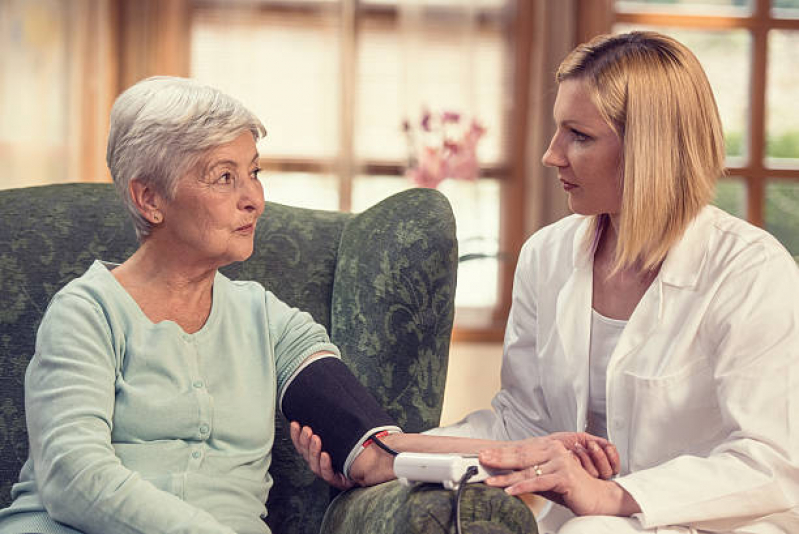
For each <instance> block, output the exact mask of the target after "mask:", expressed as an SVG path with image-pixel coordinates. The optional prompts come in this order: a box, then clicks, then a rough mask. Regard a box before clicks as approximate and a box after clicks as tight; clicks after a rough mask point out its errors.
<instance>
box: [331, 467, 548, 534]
mask: <svg viewBox="0 0 799 534" xmlns="http://www.w3.org/2000/svg"><path fill="white" fill-rule="evenodd" d="M454 499H455V492H454V491H450V490H445V489H444V488H442V487H441V486H440V485H438V484H414V485H412V486H410V487H407V486H403V485H402V484H400V483H399V482H397V481H396V480H394V481H392V482H386V483H385V484H380V485H378V486H373V487H370V488H358V489H353V490H350V491H347V492H345V493H342V494H340V495H339V496H338V497H336V499H335V500H334V501H333V502H332V503H331V505H330V507H329V508H328V509H327V513H326V514H325V518H324V521H323V522H322V528H321V530H320V534H450V533H451V532H455V526H454V520H455V504H454ZM461 528H462V531H463V532H464V533H468V534H511V533H512V534H537V533H538V527H537V525H536V522H535V518H534V517H533V514H532V512H531V511H530V509H529V508H528V507H527V505H526V504H524V503H523V502H522V501H521V500H520V499H518V498H516V497H511V496H510V495H508V494H507V493H505V492H504V491H502V490H501V489H499V488H492V487H489V486H486V485H485V484H481V483H477V484H469V485H467V487H466V488H464V491H463V493H462V495H461Z"/></svg>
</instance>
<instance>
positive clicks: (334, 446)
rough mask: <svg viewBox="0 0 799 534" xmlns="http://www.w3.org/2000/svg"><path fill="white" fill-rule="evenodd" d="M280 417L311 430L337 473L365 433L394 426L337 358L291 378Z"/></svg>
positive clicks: (312, 365)
mask: <svg viewBox="0 0 799 534" xmlns="http://www.w3.org/2000/svg"><path fill="white" fill-rule="evenodd" d="M283 414H284V415H285V416H286V418H287V419H288V420H289V421H297V422H298V423H300V424H301V425H302V426H309V427H311V429H313V431H314V434H316V435H318V436H319V437H320V438H321V439H322V450H324V451H326V452H327V453H328V454H330V458H331V459H332V460H333V468H334V469H335V470H336V471H337V472H339V473H341V472H343V469H344V462H345V461H346V460H347V456H348V455H349V454H350V451H351V450H352V449H353V447H355V445H357V444H358V442H359V441H360V440H361V437H362V436H363V435H364V434H365V433H366V432H368V431H369V430H371V429H373V428H376V427H383V426H396V423H395V422H394V420H393V419H392V418H391V417H390V416H389V415H388V414H387V413H386V412H385V411H384V410H383V408H382V407H381V406H380V404H378V402H377V401H376V400H375V398H374V397H372V395H371V394H370V393H369V392H368V391H367V390H366V388H365V387H363V385H362V384H361V383H360V382H358V379H357V378H355V376H354V375H353V374H352V373H351V372H350V370H349V368H347V366H346V365H344V363H343V362H342V361H341V360H339V359H338V358H320V359H318V360H316V361H314V362H312V363H311V364H309V365H308V366H307V367H305V368H304V369H303V370H301V371H300V372H299V374H297V376H295V377H294V379H293V380H292V381H291V383H290V384H289V385H288V388H287V389H286V391H285V393H284V395H283Z"/></svg>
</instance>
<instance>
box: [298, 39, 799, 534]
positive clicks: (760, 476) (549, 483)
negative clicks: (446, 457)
mask: <svg viewBox="0 0 799 534" xmlns="http://www.w3.org/2000/svg"><path fill="white" fill-rule="evenodd" d="M557 82H558V84H559V87H558V94H557V99H556V101H555V108H554V117H555V122H556V127H557V128H556V131H555V135H554V137H553V139H552V142H551V144H550V146H549V149H548V150H547V151H546V153H545V154H544V157H543V162H544V164H545V165H547V166H550V167H554V168H556V169H557V170H558V177H559V179H560V182H561V183H562V184H563V188H564V190H565V192H566V194H567V195H568V201H569V205H570V207H571V209H572V211H574V212H575V215H572V216H569V217H567V218H565V219H563V220H561V221H559V222H557V223H555V224H553V225H551V226H549V227H547V228H544V229H542V230H541V231H539V232H538V233H536V234H535V235H534V236H532V237H531V238H530V239H529V241H528V242H527V243H526V244H525V245H524V248H523V249H522V251H521V254H520V257H519V263H518V266H517V271H516V278H515V284H514V296H513V306H512V309H511V313H510V317H509V319H508V325H507V330H506V333H505V350H504V358H503V369H502V389H501V391H500V392H499V393H498V394H497V396H496V397H495V399H494V401H493V408H494V409H493V410H490V411H489V410H486V411H481V412H476V413H474V414H471V415H470V416H468V417H467V418H466V419H465V420H464V421H462V422H460V423H458V424H456V425H454V426H453V427H450V428H445V429H439V430H437V431H436V433H440V434H449V435H461V436H472V437H480V438H493V439H498V440H509V439H510V440H520V439H522V438H528V437H529V436H545V435H547V434H548V433H551V432H556V431H570V430H571V431H576V430H584V429H585V430H587V431H588V432H589V433H592V434H594V435H597V436H602V437H605V438H607V439H609V440H612V441H613V442H614V443H615V444H616V445H617V446H618V449H619V454H620V456H621V473H620V476H618V477H616V478H614V479H612V480H603V479H600V478H593V477H591V476H589V475H588V473H587V472H586V471H585V470H584V469H582V468H581V466H580V465H579V463H578V462H576V461H575V460H574V457H573V455H571V454H569V453H568V452H567V451H565V450H564V449H558V448H549V449H542V448H536V447H534V446H533V445H534V444H535V441H530V440H527V441H524V442H520V443H519V444H518V445H515V446H511V447H506V448H495V449H491V450H486V451H483V452H482V453H481V455H480V460H481V462H483V463H484V464H485V465H488V466H490V467H494V468H506V469H512V470H514V472H513V473H511V474H508V475H504V476H498V477H495V478H493V479H489V480H488V481H487V483H488V484H491V485H495V486H500V487H506V488H507V492H508V493H510V494H512V495H516V494H520V493H525V492H542V493H543V492H546V493H547V494H548V495H550V496H554V498H555V499H556V500H557V501H558V502H560V503H561V504H564V505H565V506H566V507H568V509H569V511H570V513H569V515H571V514H576V515H580V516H587V517H580V518H576V519H571V520H569V521H568V522H566V523H565V524H563V525H562V526H561V524H560V523H562V521H560V520H557V518H556V515H557V514H556V513H553V514H552V515H551V516H549V517H545V518H544V520H543V522H542V525H540V529H541V532H546V533H551V532H556V531H557V532H559V533H560V534H605V533H607V534H611V533H612V534H626V533H634V532H637V533H640V532H651V533H655V532H658V533H669V534H672V533H673V534H678V533H679V534H689V533H694V534H695V533H699V532H724V533H748V534H760V533H762V534H766V533H768V534H771V533H777V532H782V533H789V532H790V533H794V532H799V409H797V408H798V407H799V270H797V267H796V264H795V263H794V260H793V259H792V258H791V256H790V255H789V254H788V252H787V251H786V250H785V249H784V248H783V247H782V246H781V245H780V244H779V243H778V242H777V240H776V239H774V238H773V237H772V236H771V235H769V234H768V233H766V232H765V231H763V230H761V229H759V228H755V227H753V226H751V225H749V224H747V223H745V222H743V221H741V220H738V219H736V218H734V217H732V216H730V215H728V214H726V213H725V212H723V211H721V210H719V209H717V208H715V207H712V206H710V205H709V203H710V202H711V200H712V199H713V191H714V186H715V183H716V180H717V178H718V177H719V176H720V175H721V174H722V173H723V161H724V154H723V140H722V134H721V124H720V121H719V116H718V112H717V109H716V105H715V101H714V98H713V94H712V92H711V89H710V85H709V83H708V81H707V78H706V76H705V74H704V72H703V70H702V68H701V66H700V65H699V62H698V61H697V60H696V58H695V57H694V55H693V54H692V53H691V52H690V51H689V50H688V49H687V48H686V47H685V46H683V45H681V44H680V43H678V42H676V41H675V40H673V39H671V38H669V37H666V36H664V35H660V34H656V33H649V32H641V33H639V32H633V33H629V34H623V35H614V36H600V37H597V38H596V39H594V40H592V41H591V42H589V43H587V44H584V45H581V46H579V47H578V48H577V49H576V50H574V51H573V52H572V53H571V54H570V55H569V56H568V57H567V58H566V59H565V60H564V61H563V63H562V64H561V66H560V68H559V70H558V73H557ZM303 444H304V443H300V445H303Z"/></svg>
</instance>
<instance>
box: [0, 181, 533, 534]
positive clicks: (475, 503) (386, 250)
mask: <svg viewBox="0 0 799 534" xmlns="http://www.w3.org/2000/svg"><path fill="white" fill-rule="evenodd" d="M135 248H136V239H135V235H134V232H133V227H132V224H131V223H130V222H129V220H128V217H127V215H126V213H125V211H124V209H123V208H122V207H121V205H120V203H119V202H118V200H117V198H116V193H115V191H114V189H113V186H111V185H109V184H67V185H55V186H44V187H34V188H25V189H15V190H7V191H0V508H4V507H5V506H7V505H8V504H9V502H10V495H9V490H10V487H11V485H12V484H13V483H14V482H15V481H16V480H17V477H18V475H19V470H20V467H21V466H22V463H23V462H24V461H25V459H26V457H27V451H28V442H27V434H26V430H25V415H24V402H23V378H24V373H25V368H26V366H27V364H28V360H29V359H30V357H31V355H32V354H33V351H34V340H35V334H36V329H37V326H38V323H39V321H40V320H41V317H42V314H43V311H44V310H45V308H46V306H47V303H48V302H49V300H50V298H51V297H52V295H53V294H54V293H55V292H56V291H57V290H58V289H60V288H61V287H63V286H64V285H65V284H66V283H67V282H69V281H70V280H71V279H73V278H75V277H77V276H79V275H81V274H82V273H83V272H84V271H85V270H86V269H87V268H88V266H89V265H90V264H91V262H92V261H93V260H94V259H96V258H100V259H104V260H108V261H116V262H120V261H122V260H124V259H125V258H127V257H128V256H129V255H130V254H132V253H133V251H134V250H135ZM456 267H457V243H456V240H455V227H454V220H453V217H452V212H451V209H450V207H449V205H448V203H447V201H446V199H445V198H444V197H443V196H442V195H441V194H439V193H438V192H436V191H432V190H427V189H414V190H409V191H405V192H403V193H400V194H397V195H395V196H393V197H391V198H389V199H387V200H385V201H383V202H381V203H380V204H378V205H376V206H374V207H373V208H371V209H369V210H367V211H365V212H363V213H361V214H358V215H352V214H345V213H335V212H325V211H315V210H306V209H300V208H296V207H289V206H284V205H280V204H275V203H267V205H266V210H265V212H264V215H263V217H262V220H261V222H260V224H259V225H258V229H257V233H256V244H255V252H254V254H253V256H252V257H251V258H250V259H248V260H247V261H245V262H242V263H239V264H235V265H231V266H229V267H228V268H226V269H224V271H225V274H226V275H228V276H229V277H231V278H233V279H247V280H256V281H258V282H260V283H262V284H263V285H264V286H265V287H267V288H268V289H270V290H272V291H273V292H274V293H275V294H276V295H277V296H278V297H280V298H281V299H282V300H284V301H285V302H287V303H288V304H290V305H293V306H296V307H298V308H301V309H304V310H306V311H308V312H309V313H311V315H313V317H314V318H315V319H316V320H317V321H318V322H319V323H321V324H323V325H325V326H326V327H327V328H328V331H329V332H330V336H331V338H332V340H333V341H334V342H335V343H336V344H338V346H339V347H340V348H341V352H342V354H343V357H344V360H345V362H346V363H347V364H348V365H349V366H350V368H351V369H352V370H353V371H354V372H355V374H356V375H357V376H358V378H359V379H360V380H361V381H362V382H363V383H364V384H365V385H366V386H367V387H368V388H369V389H370V390H371V391H372V393H373V394H374V395H375V396H376V398H377V399H378V400H379V401H381V402H382V403H383V404H384V406H385V407H386V408H387V410H388V412H389V413H390V414H391V415H392V416H393V417H395V418H396V420H397V421H398V423H399V424H400V425H401V426H402V427H403V428H405V429H406V430H407V431H411V432H418V431H422V430H425V429H427V428H431V427H433V426H436V425H437V424H438V421H439V416H440V413H441V403H442V398H443V393H444V381H445V377H446V371H447V355H448V351H449V340H450V333H451V329H452V319H453V311H454V310H453V296H454V290H455V273H456ZM276 425H277V431H276V438H275V445H274V457H273V463H272V468H271V472H272V475H273V477H274V479H275V485H274V487H273V488H272V490H271V492H270V495H269V500H268V502H267V509H268V510H269V517H268V518H267V522H268V523H269V525H270V527H271V528H272V530H273V532H274V533H275V534H315V533H317V532H319V531H320V528H322V529H323V532H326V533H336V534H345V533H346V534H357V533H358V532H364V533H367V532H369V533H400V532H403V533H404V532H419V533H444V532H454V530H453V529H454V527H453V525H452V508H451V492H449V491H446V490H443V489H440V488H438V487H436V486H423V485H418V486H414V487H411V488H405V487H403V486H400V485H399V484H398V483H397V482H396V481H395V482H390V483H387V484H382V485H380V486H377V487H374V488H362V489H355V490H351V491H348V492H345V493H344V494H341V495H339V496H338V497H337V498H336V499H335V500H334V501H333V503H332V505H331V497H332V496H333V495H332V493H331V490H330V488H329V487H328V486H327V485H326V484H325V483H324V482H322V481H320V480H318V479H316V478H315V477H314V476H313V474H312V473H311V472H310V471H309V470H308V469H307V467H306V466H305V464H304V462H303V461H302V459H301V458H300V457H299V455H297V454H296V453H295V451H294V448H293V446H292V444H291V440H290V439H289V437H288V429H287V424H286V421H285V419H284V418H283V417H282V416H281V415H279V416H278V417H277V420H276ZM326 514H327V515H326ZM461 515H462V517H463V522H464V532H469V533H471V534H480V533H489V532H491V533H503V532H519V533H521V532H530V533H535V532H536V527H535V521H534V520H533V517H532V514H531V513H530V512H529V510H528V509H527V507H526V506H525V505H524V504H523V503H521V502H520V501H518V500H517V499H515V498H510V497H507V496H506V495H505V494H504V493H503V492H501V491H499V490H496V489H492V488H488V487H487V486H485V485H482V484H475V485H471V486H470V487H469V488H468V490H467V491H465V492H464V498H463V504H462V512H461ZM323 523H324V525H323Z"/></svg>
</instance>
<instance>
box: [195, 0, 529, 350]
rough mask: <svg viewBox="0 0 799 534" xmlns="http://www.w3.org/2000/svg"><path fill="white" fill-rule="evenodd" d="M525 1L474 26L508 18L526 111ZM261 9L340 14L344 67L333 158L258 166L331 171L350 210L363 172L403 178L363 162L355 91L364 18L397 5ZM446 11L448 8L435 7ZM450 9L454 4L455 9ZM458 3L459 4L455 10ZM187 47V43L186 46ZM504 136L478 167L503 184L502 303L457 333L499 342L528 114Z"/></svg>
mask: <svg viewBox="0 0 799 534" xmlns="http://www.w3.org/2000/svg"><path fill="white" fill-rule="evenodd" d="M222 3H223V2H219V1H214V0H195V1H193V2H191V10H192V13H191V15H192V16H193V11H194V10H195V9H198V8H199V9H202V8H204V7H209V6H219V5H220V4H222ZM529 4H530V3H529V2H527V1H524V0H515V1H513V0H511V1H510V2H509V6H508V7H507V8H506V9H509V10H510V11H511V13H510V14H508V15H502V14H500V15H499V16H498V14H497V12H496V10H495V9H483V8H479V7H477V8H476V10H477V13H476V18H477V20H476V24H477V26H478V28H479V27H481V26H485V25H496V24H502V18H503V16H504V17H505V18H506V20H508V21H509V23H508V24H509V26H510V27H509V28H508V29H509V31H510V35H509V38H508V49H509V50H510V51H511V53H512V54H513V59H512V61H511V63H510V77H511V82H510V83H511V87H510V88H509V93H510V94H512V98H513V100H514V104H515V105H514V107H515V108H516V109H522V110H526V109H527V104H526V103H527V101H528V99H529V96H528V93H529V91H528V79H529V74H530V60H531V43H532V8H531V6H530V5H529ZM258 9H260V10H267V11H290V12H297V13H309V14H311V13H331V12H336V15H337V17H338V20H339V30H340V35H341V47H340V54H339V61H340V65H341V70H342V76H341V82H340V83H341V87H340V95H341V97H340V98H341V100H340V102H339V117H340V118H339V125H340V126H339V128H340V131H339V134H340V135H339V146H338V154H337V155H336V156H333V157H319V158H313V157H273V156H267V157H262V158H261V159H260V162H259V163H260V166H261V168H262V169H264V170H265V171H267V172H270V173H281V172H304V173H311V174H329V175H333V176H335V177H336V179H337V182H338V195H339V206H338V209H339V210H341V211H351V209H352V202H351V201H352V193H353V182H354V180H355V178H356V176H358V175H364V174H367V175H384V176H397V177H401V176H403V174H404V171H405V166H404V164H402V162H398V161H391V160H379V159H365V160H359V159H358V157H357V155H356V150H355V108H356V102H355V95H356V93H357V87H356V82H357V78H356V68H357V65H356V61H357V54H358V43H357V39H358V25H359V23H360V21H361V20H363V19H364V18H366V17H372V18H382V19H386V18H389V19H396V18H397V17H399V11H398V9H397V8H396V7H394V6H391V5H379V4H377V5H376V4H361V3H360V2H359V1H358V0H341V1H340V3H339V4H338V7H337V6H336V5H331V4H330V3H327V2H324V1H319V2H312V1H303V2H300V3H293V2H291V1H288V0H287V1H284V2H270V3H268V4H267V3H264V4H261V5H260V6H258ZM437 9H438V10H439V11H440V12H442V14H444V15H445V14H446V11H447V7H445V6H442V7H440V8H437ZM450 9H452V8H450ZM456 9H458V8H456ZM187 47H188V44H187ZM505 113H506V117H505V127H506V129H507V132H506V135H505V138H506V139H507V140H508V142H507V144H506V147H505V148H506V151H505V156H504V158H503V161H501V162H499V163H497V164H484V165H481V167H480V176H481V179H483V178H487V179H494V180H497V181H498V182H499V184H500V198H501V201H500V202H501V209H500V229H499V232H500V243H499V250H501V251H503V261H501V262H500V263H499V269H498V271H499V275H498V280H497V284H498V291H497V301H496V303H495V305H494V307H493V308H468V307H459V308H458V311H457V313H456V325H455V330H454V333H453V338H454V339H457V340H468V341H500V340H501V339H502V338H503V336H504V327H505V321H506V319H507V315H508V312H509V310H510V302H511V291H512V284H513V274H514V271H515V265H516V261H515V260H516V257H517V255H518V250H519V249H520V248H521V245H522V243H523V241H524V228H523V225H524V200H523V199H524V187H525V179H526V171H525V169H526V165H527V144H528V142H527V141H528V139H527V138H528V131H527V130H528V128H527V114H526V113H513V112H512V110H508V111H506V112H505Z"/></svg>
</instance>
